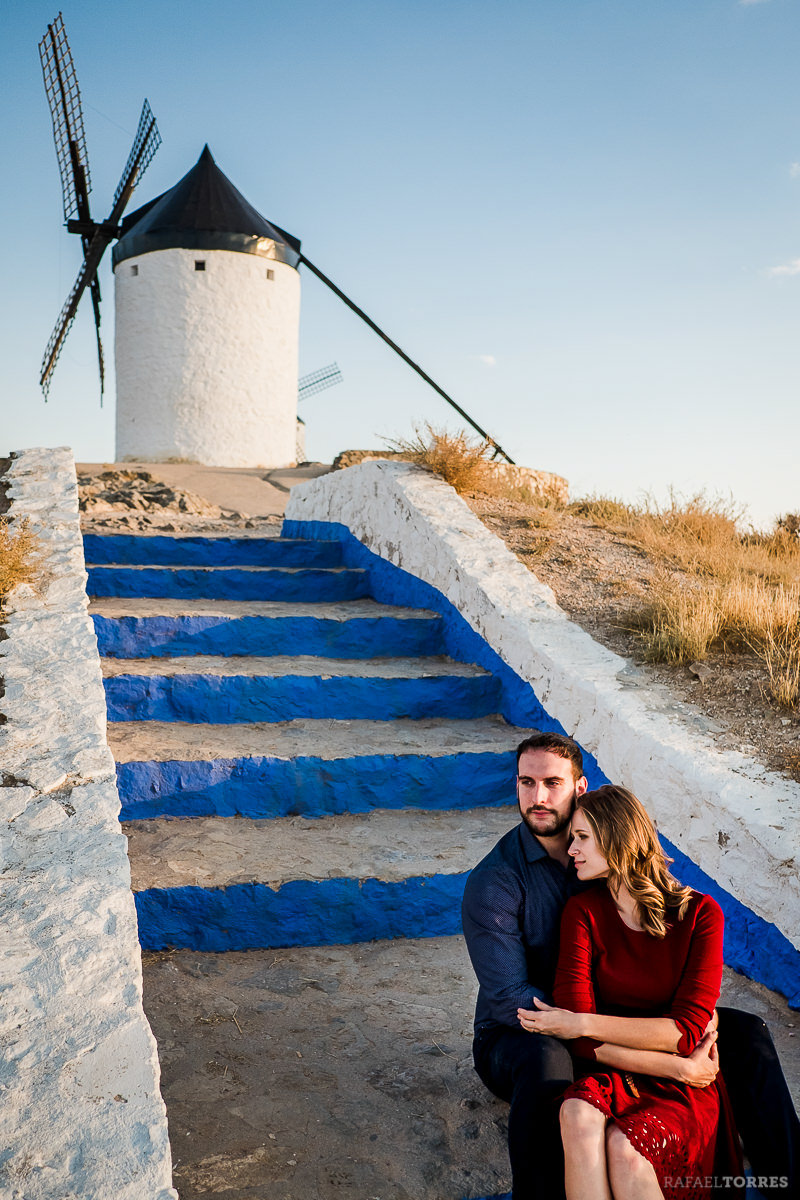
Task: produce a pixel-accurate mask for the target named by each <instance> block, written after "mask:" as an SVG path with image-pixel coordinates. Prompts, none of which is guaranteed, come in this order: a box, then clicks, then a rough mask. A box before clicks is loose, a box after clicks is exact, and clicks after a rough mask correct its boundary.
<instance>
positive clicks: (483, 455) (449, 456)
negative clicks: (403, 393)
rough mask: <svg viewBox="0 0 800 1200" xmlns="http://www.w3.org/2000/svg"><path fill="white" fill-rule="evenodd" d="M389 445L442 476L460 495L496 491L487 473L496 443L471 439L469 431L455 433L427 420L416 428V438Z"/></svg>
mask: <svg viewBox="0 0 800 1200" xmlns="http://www.w3.org/2000/svg"><path fill="white" fill-rule="evenodd" d="M387 445H388V446H389V447H390V448H391V449H392V450H393V451H394V452H395V453H397V454H402V455H403V457H404V458H407V459H408V461H409V462H414V463H416V464H417V465H418V466H420V467H427V468H428V470H429V471H433V472H434V473H435V474H436V475H441V477H442V479H443V480H444V481H445V483H449V484H450V486H451V487H453V488H455V490H456V491H457V492H485V491H489V490H492V482H493V481H492V480H491V478H490V473H489V471H488V470H487V467H488V463H489V455H490V451H491V449H492V444H491V442H488V441H481V442H478V441H475V440H473V439H471V438H469V436H468V435H467V433H466V430H463V429H460V430H457V431H456V432H455V433H451V432H450V431H449V430H447V429H437V428H436V427H435V426H433V425H431V424H430V423H429V422H427V421H426V422H425V424H424V425H423V426H419V425H415V426H414V436H413V438H408V439H406V438H398V439H393V440H387Z"/></svg>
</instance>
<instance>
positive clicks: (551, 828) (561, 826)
mask: <svg viewBox="0 0 800 1200" xmlns="http://www.w3.org/2000/svg"><path fill="white" fill-rule="evenodd" d="M577 799H578V793H577V791H573V793H572V798H571V800H570V806H569V812H568V813H566V814H565V815H560V814H559V813H555V812H549V813H548V814H547V817H548V819H547V820H545V814H544V812H542V814H541V816H540V817H539V820H538V822H537V821H536V820H535V819H533V817H534V814H530V815H529V814H528V813H527V812H523V811H522V808H520V816H521V817H522V819H523V821H524V822H525V824H526V825H527V826H528V829H530V831H531V833H532V834H533V835H534V837H539V838H551V837H558V835H559V834H560V833H563V832H564V830H565V829H566V828H567V826H568V825H569V823H570V821H571V820H572V814H573V813H574V811H575V801H576V800H577ZM517 800H519V795H518V796H517Z"/></svg>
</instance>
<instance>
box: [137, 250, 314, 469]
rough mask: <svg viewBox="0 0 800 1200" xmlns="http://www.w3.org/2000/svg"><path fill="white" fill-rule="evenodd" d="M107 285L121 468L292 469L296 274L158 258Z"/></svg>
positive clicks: (202, 257)
mask: <svg viewBox="0 0 800 1200" xmlns="http://www.w3.org/2000/svg"><path fill="white" fill-rule="evenodd" d="M195 261H204V262H205V264H206V266H205V270H204V271H197V270H195ZM268 272H272V275H273V278H271V279H270V278H268ZM114 284H115V296H116V335H115V338H116V340H115V354H116V377H117V446H116V458H117V461H118V462H124V461H126V460H127V461H133V460H137V459H138V460H141V461H144V462H165V461H167V460H168V459H175V458H180V459H188V460H189V461H191V462H200V463H205V464H206V465H208V466H216V467H286V466H290V465H292V464H293V463H294V462H295V461H296V460H295V453H296V436H297V430H296V420H297V357H298V337H299V328H300V276H299V274H298V272H297V271H296V270H295V268H294V267H290V266H288V265H287V264H286V263H282V262H278V261H276V260H275V259H268V258H264V257H262V256H261V255H257V254H244V253H239V252H236V251H231V250H184V249H170V250H158V251H152V252H150V253H149V254H143V255H140V256H139V257H136V258H128V259H125V260H124V262H121V263H120V264H119V265H118V266H117V268H116V271H115V274H114Z"/></svg>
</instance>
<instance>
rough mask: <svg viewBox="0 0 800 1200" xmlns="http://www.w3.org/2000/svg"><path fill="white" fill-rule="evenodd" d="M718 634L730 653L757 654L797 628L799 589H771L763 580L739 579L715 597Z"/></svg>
mask: <svg viewBox="0 0 800 1200" xmlns="http://www.w3.org/2000/svg"><path fill="white" fill-rule="evenodd" d="M717 603H718V604H719V608H720V616H721V623H722V624H721V634H722V637H723V638H724V639H725V641H726V644H727V645H728V647H729V648H731V649H737V648H738V649H745V648H749V649H752V650H756V651H757V652H758V651H759V648H760V647H761V646H762V645H764V644H766V643H767V642H768V641H770V640H772V639H774V638H778V639H780V638H782V637H784V636H785V635H786V634H787V633H789V632H790V631H791V630H792V629H794V627H795V626H796V625H797V619H798V611H800V588H798V587H797V586H794V587H784V586H783V585H782V584H779V585H778V586H777V587H771V586H770V585H769V584H768V583H766V582H765V581H764V580H763V579H759V578H751V577H747V576H744V575H739V576H737V577H736V578H735V579H732V580H731V581H730V582H729V583H728V584H726V585H725V586H724V587H721V588H720V589H719V591H718V593H717Z"/></svg>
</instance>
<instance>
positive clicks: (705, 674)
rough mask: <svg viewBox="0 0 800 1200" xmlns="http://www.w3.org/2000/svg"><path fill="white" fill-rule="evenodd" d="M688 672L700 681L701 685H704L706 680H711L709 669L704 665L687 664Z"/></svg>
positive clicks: (698, 663) (697, 663) (696, 663)
mask: <svg viewBox="0 0 800 1200" xmlns="http://www.w3.org/2000/svg"><path fill="white" fill-rule="evenodd" d="M689 670H690V671H691V673H692V674H693V675H694V676H696V677H697V678H698V679H699V680H700V682H701V683H705V681H706V680H707V679H710V678H711V674H712V672H711V667H709V666H708V665H707V664H706V663H701V662H693V663H689Z"/></svg>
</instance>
